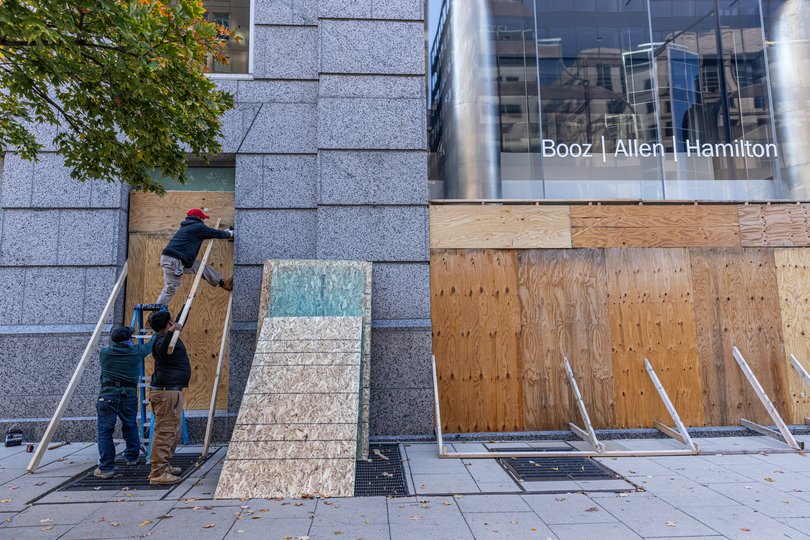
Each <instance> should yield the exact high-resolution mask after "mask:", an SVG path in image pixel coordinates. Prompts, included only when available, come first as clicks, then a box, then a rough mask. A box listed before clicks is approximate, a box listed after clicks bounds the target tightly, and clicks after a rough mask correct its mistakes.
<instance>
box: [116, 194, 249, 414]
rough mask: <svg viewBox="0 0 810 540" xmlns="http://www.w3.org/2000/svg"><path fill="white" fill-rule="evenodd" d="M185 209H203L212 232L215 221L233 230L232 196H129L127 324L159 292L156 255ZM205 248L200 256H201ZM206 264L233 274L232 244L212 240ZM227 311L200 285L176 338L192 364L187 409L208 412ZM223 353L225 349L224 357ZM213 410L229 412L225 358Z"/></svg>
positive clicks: (181, 297)
mask: <svg viewBox="0 0 810 540" xmlns="http://www.w3.org/2000/svg"><path fill="white" fill-rule="evenodd" d="M190 208H207V209H208V211H207V213H208V215H210V216H211V218H212V219H210V220H207V221H206V223H207V224H208V225H209V226H211V227H213V226H214V223H215V222H216V219H217V218H222V225H221V226H225V225H230V224H233V217H234V195H233V192H214V191H170V192H167V193H166V195H165V196H164V197H162V198H161V197H158V196H157V195H154V194H151V193H132V195H131V196H130V207H129V264H130V266H129V268H130V271H129V277H128V278H127V290H126V310H125V313H126V321H127V324H129V321H130V320H131V318H132V309H133V305H134V304H151V303H153V302H154V301H155V300H157V297H158V295H159V294H160V290H161V289H162V288H163V271H162V269H161V268H160V266H159V261H160V253H161V251H163V248H164V247H166V244H167V243H168V242H169V240H170V239H171V237H172V235H173V234H174V232H175V231H176V230H177V229H178V228H179V226H180V222H181V221H183V219H185V215H186V212H187V211H188V210H189V209H190ZM205 245H206V244H205V243H203V248H202V249H201V250H200V254H199V257H202V256H203V250H204V249H205ZM209 264H210V265H211V266H212V267H213V268H214V269H216V270H217V272H219V273H220V274H222V275H223V276H224V277H226V278H227V277H230V276H231V275H232V274H233V243H232V242H227V241H224V240H214V247H213V249H212V250H211V257H210V259H209ZM193 280H194V276H193V275H187V276H184V277H183V281H182V284H181V286H180V287H179V288H178V290H177V293H176V294H175V295H174V298H172V301H171V304H170V305H169V311H171V313H172V315H173V316H175V317H178V316H179V312H180V308H181V306H182V305H183V303H184V302H185V301H186V297H187V296H188V293H189V290H190V289H191V284H192V282H193ZM227 305H228V293H227V292H226V291H225V290H224V289H222V288H219V287H212V286H210V285H209V284H208V283H205V282H203V283H201V284H200V288H199V289H198V291H197V297H196V298H195V299H194V304H193V306H192V309H191V313H190V315H189V319H188V322H187V323H186V326H185V328H184V329H183V332H182V334H181V336H182V339H183V342H184V343H185V344H186V349H187V350H188V354H189V359H190V360H191V369H192V374H191V383H190V385H189V388H188V389H186V391H185V399H186V409H207V408H208V406H209V404H210V402H211V391H212V390H213V384H214V377H215V375H216V364H217V356H218V354H219V346H220V342H221V340H222V325H223V324H224V322H225V311H226V309H227ZM227 353H228V351H227V348H226V355H227ZM223 366H224V367H223V370H222V376H221V378H220V387H219V393H218V394H217V408H220V409H226V408H227V406H228V369H227V368H228V357H227V356H226V357H225V360H224V364H223ZM151 370H152V358H151V357H149V358H147V372H148V373H151Z"/></svg>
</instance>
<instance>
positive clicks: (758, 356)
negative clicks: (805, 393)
mask: <svg viewBox="0 0 810 540" xmlns="http://www.w3.org/2000/svg"><path fill="white" fill-rule="evenodd" d="M691 259H692V278H693V283H694V290H695V314H696V317H697V320H698V321H700V324H699V325H698V335H697V337H698V348H699V353H700V366H701V374H702V379H703V391H704V393H705V396H704V399H703V401H704V410H705V417H706V423H707V424H709V425H733V424H737V423H739V420H740V419H741V418H747V419H749V420H753V421H755V422H761V423H765V424H770V423H771V421H770V419H769V417H768V415H767V413H766V412H765V410H764V408H763V407H762V404H761V403H760V402H759V400H758V398H757V396H756V394H755V393H754V392H753V390H751V389H750V385H749V384H748V382H747V380H746V379H745V377H744V376H743V374H742V372H741V371H740V369H739V366H738V365H737V363H736V362H735V361H734V359H733V357H732V355H731V349H732V347H733V346H735V345H736V346H737V348H739V350H740V352H741V353H742V355H743V356H744V357H745V359H746V361H747V362H748V363H749V365H750V366H751V369H752V370H753V371H754V373H755V374H756V376H757V378H758V379H759V381H760V383H762V387H763V388H764V390H765V392H766V393H767V394H768V396H769V397H770V399H771V400H772V401H773V402H774V404H775V405H776V407H777V409H779V411H781V413H782V414H784V415H787V416H788V417H789V414H788V413H789V411H790V407H789V404H788V391H787V387H786V380H787V379H786V376H787V374H786V373H785V368H786V366H785V363H784V360H783V358H784V353H783V351H782V336H781V314H780V307H779V298H778V293H777V280H776V269H775V266H774V264H775V263H774V256H773V252H772V251H771V250H768V249H742V248H736V249H722V248H717V249H693V250H692V251H691Z"/></svg>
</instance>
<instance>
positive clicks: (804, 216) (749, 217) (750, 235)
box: [739, 204, 810, 247]
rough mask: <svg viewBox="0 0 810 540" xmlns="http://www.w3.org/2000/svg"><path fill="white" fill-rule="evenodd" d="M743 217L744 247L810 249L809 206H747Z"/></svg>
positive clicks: (744, 208)
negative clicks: (806, 247)
mask: <svg viewBox="0 0 810 540" xmlns="http://www.w3.org/2000/svg"><path fill="white" fill-rule="evenodd" d="M739 215H740V233H741V235H742V245H743V246H750V247H758V246H773V247H781V246H788V247H790V246H794V247H801V246H810V205H808V204H751V205H744V206H740V207H739Z"/></svg>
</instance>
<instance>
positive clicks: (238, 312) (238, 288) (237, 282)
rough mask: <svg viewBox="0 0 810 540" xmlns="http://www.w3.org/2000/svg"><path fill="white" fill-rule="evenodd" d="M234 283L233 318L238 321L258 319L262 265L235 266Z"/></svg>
mask: <svg viewBox="0 0 810 540" xmlns="http://www.w3.org/2000/svg"><path fill="white" fill-rule="evenodd" d="M233 283H234V287H233V320H234V321H236V322H254V321H257V320H258V318H259V298H260V296H261V288H262V267H261V266H243V265H237V266H235V267H234V269H233Z"/></svg>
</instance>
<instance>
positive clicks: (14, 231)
mask: <svg viewBox="0 0 810 540" xmlns="http://www.w3.org/2000/svg"><path fill="white" fill-rule="evenodd" d="M58 231H59V212H58V211H50V210H5V211H4V214H3V231H2V234H1V235H0V265H4V266H6V265H7V266H35V265H55V264H57V249H58V245H59V235H58Z"/></svg>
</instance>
